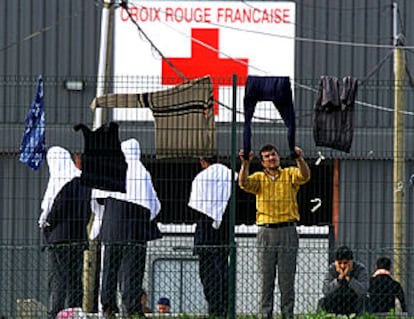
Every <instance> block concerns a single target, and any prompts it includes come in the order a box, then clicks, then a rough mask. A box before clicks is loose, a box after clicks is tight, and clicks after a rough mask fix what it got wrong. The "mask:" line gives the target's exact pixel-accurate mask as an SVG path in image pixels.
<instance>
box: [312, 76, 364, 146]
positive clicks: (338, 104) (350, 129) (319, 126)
mask: <svg viewBox="0 0 414 319" xmlns="http://www.w3.org/2000/svg"><path fill="white" fill-rule="evenodd" d="M357 86H358V81H357V79H355V78H353V77H350V76H347V77H344V78H343V79H342V91H341V93H340V89H339V81H338V79H337V78H336V77H333V76H322V77H321V79H320V81H319V89H318V92H317V97H316V102H315V106H314V117H313V137H314V140H315V144H316V146H326V147H330V148H333V149H336V150H339V151H344V152H346V153H349V151H350V149H351V144H352V139H353V134H354V109H355V98H356V92H357Z"/></svg>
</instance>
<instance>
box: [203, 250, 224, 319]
mask: <svg viewBox="0 0 414 319" xmlns="http://www.w3.org/2000/svg"><path fill="white" fill-rule="evenodd" d="M197 254H198V256H199V267H200V269H199V272H200V279H201V283H202V285H203V291H204V296H205V297H206V300H207V303H208V313H209V315H210V316H214V317H223V318H224V317H226V314H227V305H228V301H227V297H228V277H229V276H228V275H229V262H228V256H229V251H228V249H227V247H208V248H207V247H206V248H197Z"/></svg>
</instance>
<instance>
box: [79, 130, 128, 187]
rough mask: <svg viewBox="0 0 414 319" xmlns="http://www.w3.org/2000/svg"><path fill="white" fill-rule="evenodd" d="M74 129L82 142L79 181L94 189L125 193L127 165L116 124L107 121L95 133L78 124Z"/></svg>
mask: <svg viewBox="0 0 414 319" xmlns="http://www.w3.org/2000/svg"><path fill="white" fill-rule="evenodd" d="M74 130H75V131H79V130H82V133H83V136H84V139H85V150H84V153H83V154H82V155H81V162H82V175H81V182H82V183H83V184H84V185H87V186H90V187H93V188H97V189H102V190H111V191H117V192H122V193H125V192H126V188H125V184H126V171H127V167H128V165H127V163H126V161H125V156H124V153H123V152H122V149H121V142H120V141H119V136H118V135H119V134H118V124H117V123H115V122H110V123H109V125H102V126H101V127H99V128H98V129H97V130H95V131H91V130H90V129H89V128H88V127H87V126H86V125H84V124H77V125H75V126H74Z"/></svg>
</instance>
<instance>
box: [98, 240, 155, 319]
mask: <svg viewBox="0 0 414 319" xmlns="http://www.w3.org/2000/svg"><path fill="white" fill-rule="evenodd" d="M146 251H147V246H146V242H142V243H131V244H105V245H104V250H103V265H102V266H103V268H102V290H101V303H102V306H103V311H104V312H111V313H115V312H119V309H118V307H117V303H116V292H117V284H118V281H119V286H120V290H121V296H122V304H123V306H124V307H125V310H126V313H127V315H133V314H139V315H142V314H143V311H142V307H141V302H140V297H141V294H142V292H143V289H142V281H143V278H144V272H145V257H146Z"/></svg>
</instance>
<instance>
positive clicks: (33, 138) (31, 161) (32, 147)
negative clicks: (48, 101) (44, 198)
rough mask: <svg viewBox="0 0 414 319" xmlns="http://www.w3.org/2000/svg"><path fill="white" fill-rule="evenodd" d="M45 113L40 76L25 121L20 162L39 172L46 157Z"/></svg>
mask: <svg viewBox="0 0 414 319" xmlns="http://www.w3.org/2000/svg"><path fill="white" fill-rule="evenodd" d="M45 125H46V122H45V111H44V98H43V79H42V76H41V75H39V77H38V78H37V85H36V91H35V96H34V98H33V101H32V104H31V105H30V109H29V113H28V114H27V117H26V121H25V130H24V134H23V138H22V141H21V144H20V157H19V160H20V162H22V163H24V164H26V165H28V166H29V167H30V168H32V169H33V170H35V171H36V170H38V169H39V168H40V165H41V164H42V162H43V160H44V158H45V156H46V149H45Z"/></svg>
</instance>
